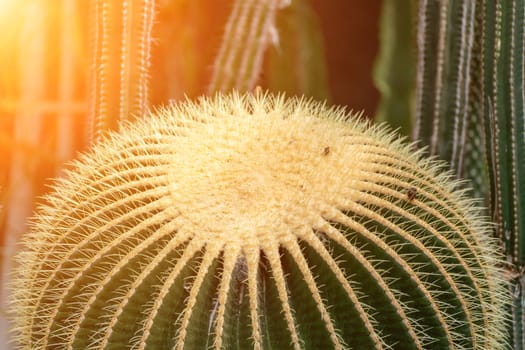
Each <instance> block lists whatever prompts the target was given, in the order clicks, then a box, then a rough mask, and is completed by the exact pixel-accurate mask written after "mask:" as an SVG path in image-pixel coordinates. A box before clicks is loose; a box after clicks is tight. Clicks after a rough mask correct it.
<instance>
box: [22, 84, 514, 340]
mask: <svg viewBox="0 0 525 350" xmlns="http://www.w3.org/2000/svg"><path fill="white" fill-rule="evenodd" d="M454 185H455V183H454V182H453V181H451V180H450V178H449V177H448V176H447V175H446V174H443V173H441V172H440V169H439V167H438V166H437V165H435V164H433V163H432V162H431V161H428V160H421V159H420V155H419V153H418V152H412V151H411V150H410V148H409V146H407V145H404V144H403V142H402V141H401V140H399V139H397V138H396V137H395V136H394V135H392V134H391V133H390V132H388V131H386V130H385V129H384V128H382V127H377V126H375V127H374V126H370V125H368V124H366V123H363V122H360V121H358V120H357V119H356V117H355V116H350V115H348V114H347V113H345V112H344V111H343V110H341V109H334V108H328V107H326V106H325V105H323V104H319V103H315V102H312V101H308V100H305V99H295V98H292V99H287V98H285V97H284V96H272V95H267V94H256V95H244V96H242V95H239V94H235V93H234V94H231V95H217V96H216V97H214V98H202V99H200V100H199V101H198V102H195V103H193V102H185V103H181V104H177V105H174V106H172V107H168V108H164V109H161V110H159V111H157V112H156V113H154V115H151V116H149V117H147V118H145V119H144V120H142V121H139V122H137V123H134V124H129V125H126V126H124V127H123V130H122V131H121V132H120V133H114V134H111V135H110V136H109V137H108V138H107V139H106V140H104V141H103V142H102V143H101V144H99V145H97V146H95V147H94V149H93V150H92V151H91V152H90V153H88V154H86V155H83V156H82V157H81V159H80V160H78V161H77V162H76V163H75V164H74V168H73V170H72V171H70V172H69V173H68V174H67V177H66V179H64V180H60V181H58V182H57V184H56V186H55V191H54V193H53V194H51V195H50V196H49V197H48V202H49V204H48V205H47V206H45V207H42V208H40V210H39V211H38V213H37V216H36V218H35V219H34V220H33V223H32V229H31V231H30V232H29V233H28V234H27V235H26V236H25V239H24V244H25V245H24V248H23V250H22V252H20V253H19V255H18V262H19V267H18V269H17V271H16V273H15V275H14V277H13V283H12V291H13V297H12V311H13V314H14V334H16V341H17V342H18V343H19V344H20V348H27V349H57V348H60V349H110V348H133V349H145V348H150V349H171V348H173V349H183V348H185V349H203V348H207V347H212V348H215V349H248V348H250V349H251V348H254V349H262V348H276V349H277V348H278V349H287V348H293V349H321V348H322V349H328V348H334V349H347V348H352V349H365V348H366V349H387V348H393V347H396V346H399V345H400V344H403V349H412V348H414V349H427V348H430V347H436V348H456V349H471V348H482V349H499V348H503V347H504V344H505V342H504V335H503V324H502V321H503V319H504V312H503V308H504V307H505V303H506V300H507V295H506V293H505V285H504V283H503V281H502V277H501V276H500V273H499V271H498V270H497V268H496V266H497V265H498V263H499V257H498V255H497V254H496V253H495V252H496V250H497V249H496V248H495V244H494V243H493V242H492V240H491V239H490V235H489V232H488V229H487V223H486V221H485V220H483V219H482V218H480V217H479V216H478V215H476V209H475V208H474V207H473V206H472V205H471V204H469V202H468V201H467V200H466V199H464V198H463V197H462V195H461V194H459V193H457V192H455V191H454V190H453V187H454Z"/></svg>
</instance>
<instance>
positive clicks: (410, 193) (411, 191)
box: [407, 187, 417, 202]
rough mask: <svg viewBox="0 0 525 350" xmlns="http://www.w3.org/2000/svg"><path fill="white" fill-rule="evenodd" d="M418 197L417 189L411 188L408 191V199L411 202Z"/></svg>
mask: <svg viewBox="0 0 525 350" xmlns="http://www.w3.org/2000/svg"><path fill="white" fill-rule="evenodd" d="M416 195H417V189H416V188H415V187H410V188H409V189H408V191H407V198H408V200H409V201H410V202H412V201H413V200H414V199H415V198H416Z"/></svg>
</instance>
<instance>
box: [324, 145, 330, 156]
mask: <svg viewBox="0 0 525 350" xmlns="http://www.w3.org/2000/svg"><path fill="white" fill-rule="evenodd" d="M329 154H330V146H326V147H325V148H324V149H323V156H327V155H329Z"/></svg>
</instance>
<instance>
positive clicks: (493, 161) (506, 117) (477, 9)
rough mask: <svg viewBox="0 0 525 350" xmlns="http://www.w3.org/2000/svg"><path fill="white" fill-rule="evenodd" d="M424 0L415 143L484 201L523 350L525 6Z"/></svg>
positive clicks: (516, 340)
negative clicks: (426, 147)
mask: <svg viewBox="0 0 525 350" xmlns="http://www.w3.org/2000/svg"><path fill="white" fill-rule="evenodd" d="M439 4H440V5H438V2H434V1H421V7H420V16H419V17H420V18H422V20H421V22H420V23H419V28H418V36H419V52H420V54H419V75H420V78H419V79H418V91H419V99H418V105H417V110H418V113H417V116H418V125H419V127H418V128H417V129H416V138H420V139H421V140H422V142H423V143H424V144H427V145H429V146H430V150H431V152H432V153H434V154H437V155H440V157H441V158H443V159H446V160H449V161H450V162H451V167H452V168H453V169H454V170H455V172H456V173H457V174H459V175H463V176H464V177H465V178H466V179H469V180H470V182H471V184H472V185H473V187H474V193H476V194H477V195H479V196H484V197H485V198H486V199H487V203H488V204H489V214H490V216H491V218H492V219H493V221H494V223H495V224H496V225H495V228H496V230H495V231H496V232H495V233H496V236H497V237H498V239H499V240H500V243H501V245H502V246H503V249H504V251H505V254H506V260H507V262H508V270H509V273H508V277H509V279H510V280H511V284H512V286H511V289H512V294H513V297H514V300H513V305H512V307H511V308H510V309H509V314H511V315H512V318H513V322H512V325H511V326H510V327H509V330H508V331H509V333H511V334H512V337H511V338H512V346H513V348H515V349H524V348H525V336H524V334H525V333H524V330H525V312H524V309H523V307H524V297H525V294H524V291H523V287H524V286H525V279H524V275H523V272H524V270H525V242H524V241H523V237H524V235H525V164H524V163H523V159H525V122H524V121H525V109H524V99H525V96H524V84H525V79H524V68H523V60H524V56H525V51H524V44H523V43H524V40H525V32H524V28H525V15H524V14H525V2H524V1H497V0H485V1H479V2H476V1H472V2H469V1H443V2H440V3H439Z"/></svg>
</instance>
